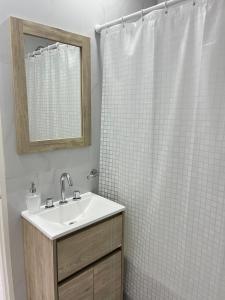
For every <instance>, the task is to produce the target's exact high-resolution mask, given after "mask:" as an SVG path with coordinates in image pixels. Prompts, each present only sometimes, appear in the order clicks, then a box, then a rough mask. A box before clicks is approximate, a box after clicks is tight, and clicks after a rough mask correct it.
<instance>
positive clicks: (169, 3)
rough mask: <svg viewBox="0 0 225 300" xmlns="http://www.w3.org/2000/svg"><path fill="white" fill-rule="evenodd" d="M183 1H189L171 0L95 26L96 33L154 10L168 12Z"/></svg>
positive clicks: (194, 0)
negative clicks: (171, 7)
mask: <svg viewBox="0 0 225 300" xmlns="http://www.w3.org/2000/svg"><path fill="white" fill-rule="evenodd" d="M183 1H187V0H170V1H168V0H167V1H164V2H161V3H159V4H157V5H154V6H150V7H148V8H145V9H142V10H139V11H137V12H135V13H133V14H130V15H127V16H124V17H122V18H119V19H116V20H113V21H111V22H108V23H105V24H103V25H96V26H95V31H96V32H97V33H100V32H101V31H102V30H103V29H106V28H109V27H112V26H114V25H118V24H120V23H124V22H127V21H130V20H131V19H134V18H138V17H143V16H144V15H146V14H148V13H150V12H152V11H154V10H158V9H163V8H165V9H166V10H167V9H168V7H170V6H172V5H175V4H177V3H180V2H183ZM192 1H193V5H195V2H196V1H197V0H192Z"/></svg>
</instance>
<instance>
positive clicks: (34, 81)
mask: <svg viewBox="0 0 225 300" xmlns="http://www.w3.org/2000/svg"><path fill="white" fill-rule="evenodd" d="M24 52H25V53H24V59H25V70H26V87H27V105H28V120H29V138H30V141H31V142H35V141H43V140H57V139H67V138H68V139H70V138H79V137H81V136H82V117H81V51H80V48H79V47H76V46H72V45H68V44H63V43H59V42H55V41H51V40H48V39H45V38H40V37H36V36H31V35H28V34H24Z"/></svg>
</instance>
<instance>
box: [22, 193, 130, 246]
mask: <svg viewBox="0 0 225 300" xmlns="http://www.w3.org/2000/svg"><path fill="white" fill-rule="evenodd" d="M68 200H69V201H68V203H66V204H63V205H59V202H56V203H54V204H55V207H53V208H48V209H46V208H45V207H44V206H42V207H41V208H40V211H39V212H37V213H35V214H31V213H29V212H28V211H27V210H26V211H23V212H22V216H23V217H24V218H25V219H26V220H27V221H29V222H30V223H31V224H33V225H34V226H35V227H36V228H38V229H39V230H40V231H41V232H42V233H43V234H44V235H46V236H47V237H48V238H50V239H51V240H54V239H56V238H59V237H62V236H64V235H66V234H68V233H70V232H73V231H76V230H78V229H81V228H84V227H86V226H88V225H91V224H93V223H95V222H98V221H101V220H103V219H105V218H107V217H110V216H113V215H115V214H118V213H119V212H122V211H124V210H125V207H124V206H122V205H120V204H118V203H116V202H113V201H111V200H108V199H106V198H104V197H101V196H98V195H96V194H93V193H90V192H88V193H85V194H83V195H81V199H80V200H76V201H73V199H72V198H71V199H68Z"/></svg>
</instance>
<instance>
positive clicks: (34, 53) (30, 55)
mask: <svg viewBox="0 0 225 300" xmlns="http://www.w3.org/2000/svg"><path fill="white" fill-rule="evenodd" d="M59 45H60V43H59V42H57V43H55V44H51V45H48V46H47V47H43V48H40V49H39V50H35V51H33V52H32V53H28V55H27V57H34V56H36V55H40V54H41V53H42V52H43V51H46V50H53V49H57V48H58V47H59Z"/></svg>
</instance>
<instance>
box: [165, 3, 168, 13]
mask: <svg viewBox="0 0 225 300" xmlns="http://www.w3.org/2000/svg"><path fill="white" fill-rule="evenodd" d="M164 5H165V14H168V3H167V0H165V2H164Z"/></svg>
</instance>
